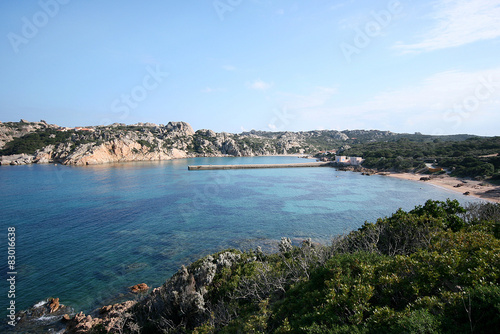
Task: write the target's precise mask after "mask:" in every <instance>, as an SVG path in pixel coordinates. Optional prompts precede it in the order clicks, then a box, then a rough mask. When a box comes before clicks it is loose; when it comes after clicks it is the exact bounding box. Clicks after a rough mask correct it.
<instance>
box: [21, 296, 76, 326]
mask: <svg viewBox="0 0 500 334" xmlns="http://www.w3.org/2000/svg"><path fill="white" fill-rule="evenodd" d="M70 314H71V315H72V314H74V311H73V309H72V308H70V307H68V306H65V305H63V304H61V303H60V302H59V298H49V299H46V300H43V301H41V302H39V303H37V304H35V305H33V306H32V307H30V308H29V309H27V310H24V311H20V312H18V313H17V314H16V326H15V330H16V333H41V332H47V331H48V330H49V329H50V330H51V331H57V332H59V331H61V330H63V329H64V328H65V327H66V324H64V323H62V322H61V320H62V319H63V318H64V317H65V316H66V317H67V318H70Z"/></svg>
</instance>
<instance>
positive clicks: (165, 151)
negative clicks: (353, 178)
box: [0, 120, 395, 165]
mask: <svg viewBox="0 0 500 334" xmlns="http://www.w3.org/2000/svg"><path fill="white" fill-rule="evenodd" d="M349 133H350V134H351V133H352V131H350V132H349ZM354 134H356V133H355V132H354ZM363 136H364V138H366V140H376V139H380V138H389V137H392V136H395V134H393V133H391V132H388V131H375V130H373V131H365V132H364V133H363ZM349 140H350V137H349V136H348V135H347V134H346V133H344V132H341V131H335V130H322V131H308V132H263V131H250V132H244V133H240V134H230V133H225V132H221V133H216V132H214V131H212V130H204V129H203V130H198V131H196V132H195V131H194V130H193V129H192V128H191V126H190V125H189V124H188V123H185V122H169V123H168V124H167V125H162V124H160V125H156V124H151V123H138V124H134V125H128V126H127V125H124V124H112V125H109V126H89V127H86V128H74V129H67V128H61V127H59V126H57V125H49V124H47V123H46V122H44V121H41V122H27V121H24V120H22V121H20V122H6V123H1V124H0V156H3V157H2V159H1V163H2V164H26V163H50V162H58V163H61V164H64V165H90V164H102V163H109V162H122V161H143V160H166V159H173V158H186V157H210V156H257V155H277V154H295V153H306V154H311V153H315V152H317V151H319V150H322V149H323V150H324V149H332V148H337V147H338V146H340V145H342V144H343V143H345V142H348V141H349Z"/></svg>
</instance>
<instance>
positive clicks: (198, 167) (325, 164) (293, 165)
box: [188, 162, 332, 170]
mask: <svg viewBox="0 0 500 334" xmlns="http://www.w3.org/2000/svg"><path fill="white" fill-rule="evenodd" d="M330 166H332V164H331V162H301V163H289V164H251V165H192V166H188V170H216V169H254V168H297V167H330Z"/></svg>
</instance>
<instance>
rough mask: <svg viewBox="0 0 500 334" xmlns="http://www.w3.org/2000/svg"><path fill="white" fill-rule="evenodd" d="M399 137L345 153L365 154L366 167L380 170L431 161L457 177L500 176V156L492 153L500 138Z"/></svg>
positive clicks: (499, 148) (498, 148) (408, 168)
mask: <svg viewBox="0 0 500 334" xmlns="http://www.w3.org/2000/svg"><path fill="white" fill-rule="evenodd" d="M397 137H399V139H396V140H385V141H375V142H373V141H372V142H369V141H368V142H360V143H355V144H353V145H352V147H351V148H350V149H349V150H347V151H345V152H343V153H342V154H343V155H348V156H362V157H363V158H364V159H365V161H364V162H363V166H364V167H367V168H375V169H379V170H394V171H411V170H419V169H423V168H425V164H424V163H425V162H431V163H438V165H439V166H442V167H446V168H448V169H450V170H452V175H453V176H459V177H483V178H484V177H490V176H494V175H498V172H499V168H500V157H498V156H488V155H492V154H498V153H499V152H500V137H490V138H482V137H472V138H467V139H466V140H463V138H461V137H457V138H446V140H440V139H434V140H430V139H431V138H432V137H425V136H418V135H410V136H409V137H407V138H404V137H401V135H398V136H396V138H397ZM393 139H394V138H393ZM443 139H444V138H443ZM448 139H451V140H448Z"/></svg>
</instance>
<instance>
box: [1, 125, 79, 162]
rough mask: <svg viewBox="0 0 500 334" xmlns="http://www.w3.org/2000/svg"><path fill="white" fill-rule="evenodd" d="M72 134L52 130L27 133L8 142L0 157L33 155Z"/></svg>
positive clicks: (63, 140)
mask: <svg viewBox="0 0 500 334" xmlns="http://www.w3.org/2000/svg"><path fill="white" fill-rule="evenodd" d="M72 134H73V132H69V131H68V132H63V131H56V130H52V129H45V130H39V131H36V132H32V133H29V134H27V135H24V136H22V137H19V138H14V140H12V141H10V142H8V143H7V144H6V145H5V148H4V149H2V150H0V156H1V155H12V154H21V153H26V154H33V153H35V152H36V150H39V149H42V148H44V147H45V146H47V145H56V144H59V143H61V142H65V141H67V140H68V139H69V138H71V136H72Z"/></svg>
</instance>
